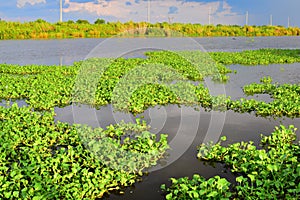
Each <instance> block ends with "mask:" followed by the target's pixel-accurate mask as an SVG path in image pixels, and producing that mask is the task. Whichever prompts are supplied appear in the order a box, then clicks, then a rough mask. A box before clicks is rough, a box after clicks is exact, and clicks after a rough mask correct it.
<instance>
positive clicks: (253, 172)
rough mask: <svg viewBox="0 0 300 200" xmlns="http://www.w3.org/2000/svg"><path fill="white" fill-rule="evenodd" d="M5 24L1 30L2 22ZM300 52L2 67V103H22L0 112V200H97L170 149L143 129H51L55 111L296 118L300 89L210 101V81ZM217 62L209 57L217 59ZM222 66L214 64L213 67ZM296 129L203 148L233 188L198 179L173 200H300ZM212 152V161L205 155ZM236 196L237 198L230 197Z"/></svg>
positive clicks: (182, 185)
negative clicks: (198, 110) (188, 109)
mask: <svg viewBox="0 0 300 200" xmlns="http://www.w3.org/2000/svg"><path fill="white" fill-rule="evenodd" d="M1 23H2V22H1ZM298 54H299V50H274V49H265V50H254V51H245V52H238V53H224V52H215V53H209V54H204V53H203V52H200V51H184V52H169V51H159V52H147V54H146V55H147V56H148V57H147V58H146V59H141V58H129V59H125V58H117V59H108V58H92V59H89V60H86V61H80V62H76V63H74V64H73V65H72V66H38V65H28V66H19V65H9V64H0V98H1V99H5V100H25V101H26V103H27V105H28V106H24V107H22V108H20V107H18V106H17V105H16V104H13V105H11V106H10V104H9V103H8V106H7V108H4V107H0V143H1V147H0V198H1V199H84V198H86V199H95V198H101V197H103V195H104V194H107V193H110V192H111V191H121V190H122V189H123V188H124V187H127V186H130V185H132V184H134V183H135V182H136V181H138V180H139V179H140V178H141V176H142V175H143V172H144V170H146V169H147V168H149V167H151V166H154V165H156V164H157V161H158V160H159V159H161V158H163V157H164V155H165V152H166V150H167V149H168V144H167V135H165V134H160V135H159V136H158V135H155V134H153V133H151V132H149V131H148V127H147V125H146V124H145V122H141V121H140V120H138V119H137V121H136V123H135V124H125V123H120V124H112V125H110V126H108V127H107V128H106V129H102V128H91V127H88V126H84V125H72V126H71V125H68V124H66V123H61V122H54V114H55V113H54V111H53V109H54V108H55V107H58V106H60V107H63V106H67V105H70V104H75V103H79V104H88V105H91V106H95V107H101V106H104V105H107V104H113V106H114V108H115V109H116V110H121V111H125V112H131V113H134V114H137V113H142V112H143V111H144V110H146V109H147V108H149V107H152V106H156V105H167V104H178V105H187V106H201V107H203V108H205V109H206V110H217V111H225V110H228V109H230V110H234V111H237V112H255V113H256V115H259V116H276V117H282V116H287V117H299V116H300V85H299V84H282V85H279V84H276V83H272V78H271V77H263V78H262V79H261V82H260V83H252V84H250V85H246V86H244V88H243V89H244V92H245V94H247V95H253V94H269V95H270V96H271V97H272V98H273V101H272V102H270V103H266V102H262V101H257V100H254V99H250V100H247V99H244V98H242V99H239V100H235V101H233V100H231V99H230V97H226V96H223V95H219V96H212V95H211V94H210V92H209V90H208V88H206V87H205V85H204V83H203V80H204V78H208V77H209V78H211V79H212V80H214V81H217V82H219V81H220V82H226V81H227V80H228V73H230V72H231V70H230V69H229V68H227V67H226V66H225V65H224V64H226V65H227V64H248V65H252V64H269V63H290V62H299V55H298ZM210 56H211V57H210ZM214 59H215V60H216V61H215V60H214ZM294 140H295V134H294V128H293V127H290V128H289V129H286V128H285V127H280V128H277V129H276V130H275V132H274V133H273V135H272V136H269V137H263V138H262V144H264V145H265V146H264V148H263V149H262V150H257V149H256V147H255V146H254V145H253V144H252V143H251V142H249V143H237V144H233V145H230V146H228V147H222V146H221V145H220V144H219V143H218V144H216V145H213V146H205V145H204V146H203V145H202V146H201V147H200V148H199V155H198V156H199V157H201V159H205V160H210V161H218V162H224V163H226V164H227V165H230V166H231V169H232V172H234V173H238V177H237V179H236V181H237V184H236V185H234V187H233V186H232V185H231V184H230V183H229V182H228V181H227V180H225V179H224V178H220V177H214V178H211V179H209V180H208V181H207V180H205V179H204V178H202V177H200V176H198V175H195V176H194V177H193V179H192V180H190V179H188V178H182V179H179V180H177V179H172V182H173V184H172V186H171V187H170V188H168V189H167V188H166V187H165V186H163V188H164V189H165V190H166V192H168V193H169V194H167V197H166V198H167V199H176V198H177V199H190V198H196V199H197V198H198V199H216V198H224V199H228V198H236V197H240V198H242V199H244V198H250V197H251V198H252V197H253V198H252V199H257V198H261V199H276V198H277V199H292V198H294V197H296V199H297V197H299V190H300V189H299V184H298V185H297V183H299V182H300V181H299V173H300V170H299V164H298V163H299V157H300V155H299V154H300V153H299V149H300V148H299V145H298V144H295V143H294ZM203 151H205V152H206V154H202V153H201V152H203ZM232 187H233V189H232Z"/></svg>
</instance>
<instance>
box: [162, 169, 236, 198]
mask: <svg viewBox="0 0 300 200" xmlns="http://www.w3.org/2000/svg"><path fill="white" fill-rule="evenodd" d="M171 182H172V184H171V186H170V187H168V188H167V187H166V185H165V184H163V185H161V189H162V190H163V191H165V192H166V193H167V194H166V199H167V200H171V199H172V200H173V199H174V200H176V199H180V200H186V199H224V200H225V199H229V198H230V197H231V196H232V194H231V192H230V189H229V186H230V183H229V182H228V181H227V180H226V179H225V178H220V177H219V176H215V177H212V178H210V179H208V180H206V179H205V178H203V177H201V176H200V175H198V174H194V175H193V178H192V179H189V178H188V177H184V178H179V179H175V178H171Z"/></svg>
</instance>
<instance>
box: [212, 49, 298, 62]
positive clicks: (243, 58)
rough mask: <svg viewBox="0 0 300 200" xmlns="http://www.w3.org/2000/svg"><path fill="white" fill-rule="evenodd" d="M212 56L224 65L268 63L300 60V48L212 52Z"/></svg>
mask: <svg viewBox="0 0 300 200" xmlns="http://www.w3.org/2000/svg"><path fill="white" fill-rule="evenodd" d="M209 54H210V56H211V57H212V58H213V59H214V60H215V61H216V62H218V63H221V64H224V65H231V64H241V65H268V64H274V63H278V64H279V63H295V62H300V56H299V55H300V50H299V49H259V50H246V51H241V52H211V53H209Z"/></svg>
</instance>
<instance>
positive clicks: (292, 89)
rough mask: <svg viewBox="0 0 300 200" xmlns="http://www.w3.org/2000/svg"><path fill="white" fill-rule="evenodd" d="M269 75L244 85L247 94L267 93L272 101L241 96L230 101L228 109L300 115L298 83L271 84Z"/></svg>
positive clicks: (265, 114)
mask: <svg viewBox="0 0 300 200" xmlns="http://www.w3.org/2000/svg"><path fill="white" fill-rule="evenodd" d="M271 82H272V78H271V77H264V78H262V79H261V83H260V84H258V83H252V84H250V85H245V86H244V88H243V89H244V92H245V94H247V95H254V94H269V95H270V97H271V98H272V99H273V101H271V102H269V103H266V102H263V101H257V100H255V99H250V100H247V99H245V98H241V99H239V100H236V101H231V102H230V103H229V104H228V109H232V110H235V111H237V112H252V111H254V112H255V114H256V115H258V116H274V117H282V116H286V117H291V118H293V117H300V85H299V84H282V85H279V84H272V83H271Z"/></svg>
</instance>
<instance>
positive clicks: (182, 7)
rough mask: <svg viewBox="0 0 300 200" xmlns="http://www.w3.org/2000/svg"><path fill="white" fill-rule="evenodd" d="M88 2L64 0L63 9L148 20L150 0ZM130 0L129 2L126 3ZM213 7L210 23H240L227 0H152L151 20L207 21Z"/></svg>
mask: <svg viewBox="0 0 300 200" xmlns="http://www.w3.org/2000/svg"><path fill="white" fill-rule="evenodd" d="M96 2H97V3H95V1H91V2H85V3H79V2H72V0H65V6H67V7H66V8H64V12H65V13H72V12H87V13H91V14H93V15H97V16H99V17H100V16H101V17H106V16H113V17H114V18H116V19H118V20H120V21H129V20H133V21H147V7H148V2H147V1H139V3H136V1H135V0H111V1H106V0H98V1H96ZM126 2H130V5H126ZM171 6H172V7H176V8H178V11H177V12H176V13H174V14H168V12H169V8H170V7H171ZM209 9H211V22H212V23H214V24H218V23H220V24H221V23H222V24H239V23H240V22H241V20H242V19H241V16H240V15H239V14H237V13H234V12H232V7H231V6H230V5H229V4H227V3H226V2H225V1H223V3H220V1H218V0H216V1H214V2H191V1H190V2H187V1H184V0H176V1H175V0H164V1H151V22H157V21H159V22H162V21H168V18H169V17H170V18H172V19H173V20H172V21H173V22H190V23H201V24H207V23H208V12H209Z"/></svg>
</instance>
